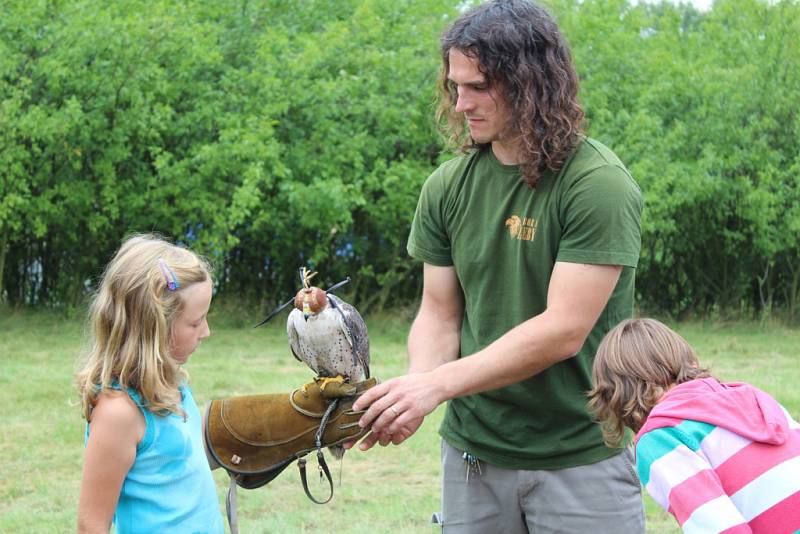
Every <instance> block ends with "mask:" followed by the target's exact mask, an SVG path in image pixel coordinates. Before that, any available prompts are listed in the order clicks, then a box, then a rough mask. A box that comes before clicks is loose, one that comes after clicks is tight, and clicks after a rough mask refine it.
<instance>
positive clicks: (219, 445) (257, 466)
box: [204, 378, 377, 502]
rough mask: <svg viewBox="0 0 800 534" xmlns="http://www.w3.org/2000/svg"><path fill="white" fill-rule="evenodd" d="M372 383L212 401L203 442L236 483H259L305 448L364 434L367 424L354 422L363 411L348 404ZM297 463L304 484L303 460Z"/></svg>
mask: <svg viewBox="0 0 800 534" xmlns="http://www.w3.org/2000/svg"><path fill="white" fill-rule="evenodd" d="M376 383H377V381H376V380H375V379H374V378H371V379H369V380H365V381H363V382H359V383H357V384H347V383H345V384H335V383H329V384H324V385H323V384H322V382H321V381H315V382H311V383H309V384H306V385H305V386H303V387H302V388H299V389H296V390H295V391H293V392H292V393H290V394H286V393H283V394H271V395H251V396H242V397H231V398H228V399H221V400H212V401H211V402H209V403H208V409H207V412H206V419H205V430H204V434H205V439H206V446H207V447H208V451H209V453H210V455H211V456H212V457H213V458H214V460H216V461H217V463H219V464H220V466H222V467H223V468H224V469H225V470H226V471H228V473H229V474H230V476H231V477H232V478H233V479H234V480H235V482H236V484H237V485H238V486H241V487H243V488H246V489H254V488H258V487H261V486H263V485H265V484H267V483H268V482H270V481H271V480H272V479H274V478H275V477H276V476H278V475H279V474H280V473H281V472H282V471H283V470H284V469H285V468H286V467H287V466H288V465H289V464H290V463H292V462H293V461H294V460H298V459H301V458H302V457H303V456H305V455H306V454H308V453H309V452H311V451H314V450H318V451H319V449H320V448H321V447H330V446H334V445H340V444H341V443H343V442H345V441H349V440H353V439H358V438H360V437H361V436H363V435H364V434H366V433H367V430H368V429H364V428H361V427H359V426H358V420H359V418H360V417H361V414H362V413H363V412H353V410H352V406H353V402H354V401H355V399H356V398H357V397H358V396H359V395H361V393H363V392H364V391H366V390H367V389H369V388H370V387H372V386H374V385H375V384H376ZM326 416H327V417H326ZM318 456H319V457H321V456H322V453H321V451H320V452H318ZM322 463H323V464H324V460H323V462H322ZM300 467H301V475H302V477H303V482H304V486H305V471H304V470H305V460H301V464H300ZM325 470H326V471H327V466H325ZM306 491H307V490H306ZM309 498H311V499H312V500H313V501H314V502H320V501H317V500H316V499H314V498H313V497H312V496H311V495H310V494H309ZM329 499H330V498H329ZM325 502H327V501H325Z"/></svg>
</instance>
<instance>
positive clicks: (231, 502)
mask: <svg viewBox="0 0 800 534" xmlns="http://www.w3.org/2000/svg"><path fill="white" fill-rule="evenodd" d="M228 474H229V475H230V477H231V485H230V487H229V488H228V495H227V497H225V513H226V514H227V516H228V525H230V527H231V534H239V518H238V517H237V515H236V479H235V478H234V477H233V475H231V474H230V473H228Z"/></svg>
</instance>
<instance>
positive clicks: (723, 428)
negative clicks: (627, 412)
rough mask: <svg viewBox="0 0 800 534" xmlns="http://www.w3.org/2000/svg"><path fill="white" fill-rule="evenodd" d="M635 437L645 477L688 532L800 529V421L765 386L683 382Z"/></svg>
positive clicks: (788, 532)
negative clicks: (793, 417)
mask: <svg viewBox="0 0 800 534" xmlns="http://www.w3.org/2000/svg"><path fill="white" fill-rule="evenodd" d="M635 442H636V467H637V471H638V472H639V477H640V479H641V481H642V484H643V485H644V486H645V488H646V489H647V491H648V492H649V493H650V495H651V496H652V497H653V499H654V500H655V501H656V502H658V504H660V505H661V506H662V507H663V508H664V509H666V510H667V511H669V512H670V513H671V514H672V515H674V516H675V519H677V520H678V523H679V524H680V525H681V528H682V529H683V531H684V532H687V533H688V532H697V533H704V534H705V533H713V532H724V533H726V534H734V533H736V534H739V533H745V532H747V533H751V532H752V533H764V534H784V533H785V534H793V533H800V425H799V424H798V423H797V422H796V421H794V420H793V419H792V417H791V416H790V415H789V413H788V412H787V411H786V410H785V409H784V408H783V407H782V406H781V405H780V404H778V403H777V401H775V399H773V398H772V397H770V396H769V395H768V394H766V393H764V392H763V391H761V390H759V389H757V388H755V387H753V386H750V385H747V384H734V383H720V382H718V381H717V380H716V379H714V378H704V379H699V380H693V381H691V382H686V383H684V384H680V385H678V386H676V387H674V388H673V389H672V390H670V391H669V392H668V393H667V394H666V395H665V396H664V398H663V399H662V400H661V401H660V402H659V403H658V405H657V406H656V407H655V408H654V409H653V411H652V412H651V413H650V416H649V417H648V419H647V422H646V423H645V425H644V427H643V428H642V429H641V430H640V431H639V433H638V434H637V436H636V440H635Z"/></svg>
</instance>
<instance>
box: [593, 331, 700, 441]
mask: <svg viewBox="0 0 800 534" xmlns="http://www.w3.org/2000/svg"><path fill="white" fill-rule="evenodd" d="M708 376H711V375H710V374H709V372H708V370H707V369H705V368H703V367H700V364H699V362H698V361H697V356H696V355H695V353H694V350H692V347H691V346H690V345H689V343H687V342H686V340H685V339H683V337H681V336H680V335H679V334H678V333H677V332H675V331H674V330H672V329H670V328H669V327H668V326H666V325H664V324H663V323H661V322H659V321H656V320H655V319H644V318H643V319H628V320H626V321H622V322H621V323H620V324H618V325H617V326H615V327H614V328H612V329H611V331H609V332H608V334H606V337H604V338H603V341H601V342H600V346H599V347H598V348H597V355H596V356H595V359H594V365H593V366H592V383H593V384H594V387H593V388H592V390H591V391H589V393H588V396H589V409H590V410H591V411H592V412H593V413H594V415H595V417H596V418H597V420H598V421H600V424H601V426H602V429H603V439H604V440H605V442H606V444H608V445H610V446H612V447H616V446H619V445H620V444H621V443H622V441H623V439H624V435H625V428H626V427H627V428H630V429H631V430H633V431H634V432H638V431H639V430H640V429H641V428H642V425H644V422H645V420H646V419H647V417H648V416H649V415H650V411H651V410H652V409H653V407H654V406H655V405H656V403H658V401H659V400H660V399H661V397H663V396H664V394H665V393H666V392H667V391H669V389H670V388H671V387H672V386H676V385H678V384H682V383H684V382H688V381H689V380H694V379H696V378H705V377H708Z"/></svg>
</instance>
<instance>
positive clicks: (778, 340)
mask: <svg viewBox="0 0 800 534" xmlns="http://www.w3.org/2000/svg"><path fill="white" fill-rule="evenodd" d="M214 320H215V317H214V315H213V311H212V318H211V328H212V330H213V332H214V333H213V336H212V337H211V338H210V339H208V340H207V341H206V342H205V343H204V344H203V345H202V346H201V347H200V349H198V351H197V352H196V353H195V354H194V355H193V356H192V358H191V360H190V362H189V364H188V365H187V369H188V371H189V373H190V374H191V377H192V385H193V389H194V393H195V397H196V399H197V401H198V404H200V403H204V402H205V401H206V400H208V399H210V398H214V397H224V396H230V395H239V394H253V393H274V392H282V391H289V390H290V389H293V388H294V387H296V386H297V385H299V384H301V383H303V382H307V381H308V380H309V379H310V371H309V370H308V369H307V368H306V367H305V366H303V365H302V364H300V363H298V362H297V361H295V360H294V358H292V356H291V354H290V353H289V352H288V348H287V343H286V339H285V334H284V332H283V330H282V324H280V323H281V320H277V321H275V324H273V325H271V326H270V327H269V328H265V329H258V330H254V329H252V328H249V327H247V326H233V325H229V326H220V325H219V323H221V322H222V321H219V320H218V321H216V324H215V321H214ZM367 323H368V326H369V328H370V334H371V335H370V338H371V343H372V361H373V364H372V370H373V374H374V375H375V376H378V377H379V378H384V379H385V378H389V377H392V376H394V375H397V374H399V373H402V372H403V370H404V367H405V356H404V354H405V348H404V346H405V336H406V332H407V328H408V319H407V317H405V316H403V317H383V318H375V319H368V321H367ZM674 326H675V327H676V328H677V330H678V331H679V332H681V333H682V334H683V335H684V336H685V337H686V338H687V339H688V340H689V342H690V343H692V344H693V345H694V346H695V348H696V349H697V351H698V353H699V355H700V357H701V359H702V361H703V363H704V364H705V365H709V366H711V367H712V371H714V372H715V374H716V375H717V376H718V377H719V378H721V379H724V380H743V381H748V382H751V383H753V384H755V385H757V386H759V387H761V388H763V389H765V390H767V391H769V392H771V393H772V394H773V395H775V396H776V397H777V398H778V399H779V400H780V401H781V402H782V403H783V404H784V405H785V406H786V407H787V409H788V410H789V411H790V412H791V413H792V414H793V415H794V416H795V417H798V416H800V388H798V387H797V382H798V378H800V372H798V362H799V360H800V331H798V330H797V329H788V328H785V327H780V326H763V325H756V324H747V323H735V324H721V323H700V322H693V323H685V324H678V325H674ZM85 344H86V337H85V332H84V325H83V323H82V320H80V319H64V318H63V317H59V316H56V315H52V314H47V313H41V312H40V313H32V312H9V311H8V310H5V311H2V310H0V362H2V372H0V406H2V410H3V412H2V413H3V420H4V428H3V431H2V432H0V465H2V468H0V532H3V533H6V532H8V533H17V532H26V533H27V532H30V533H40V532H41V533H62V532H70V531H74V528H75V527H74V525H75V511H76V506H77V498H78V488H79V483H80V473H81V458H82V452H83V433H84V425H83V422H82V420H81V417H80V410H79V408H78V406H77V404H76V400H77V399H76V395H75V393H74V389H73V386H72V374H73V371H74V369H75V366H76V363H77V360H78V357H79V355H80V353H81V351H82V349H83V347H84V346H85ZM441 415H442V409H441V408H440V409H439V410H438V411H437V412H434V413H433V414H432V415H431V416H429V418H428V420H427V421H426V423H425V424H424V425H423V426H422V428H421V429H420V431H419V432H418V433H417V434H416V435H415V436H413V437H412V438H411V439H410V440H408V441H407V442H406V443H405V444H403V445H402V446H400V447H387V448H380V447H376V449H374V450H372V451H369V452H367V453H361V452H358V451H351V452H348V453H347V455H346V456H345V458H344V461H343V463H342V464H341V465H339V464H338V463H337V462H333V464H332V466H331V468H332V470H333V472H334V477H335V478H338V477H339V475H340V474H341V485H338V484H337V487H336V493H335V496H334V499H333V501H332V502H331V503H329V504H328V505H325V506H318V505H315V504H313V503H311V502H310V501H309V500H308V499H307V498H306V497H305V495H304V493H303V490H302V487H301V486H300V483H299V476H298V474H297V469H296V467H294V466H290V467H289V468H287V470H286V471H284V472H283V473H282V474H281V475H280V476H279V477H278V478H277V479H276V480H275V481H273V482H272V483H271V484H270V485H268V486H266V487H265V488H262V489H259V490H253V491H246V490H240V491H239V504H240V510H239V516H240V531H241V532H243V533H260V532H273V533H275V532H277V533H284V532H285V533H304V532H309V533H310V532H323V533H334V532H348V533H432V532H435V529H434V527H432V526H431V525H430V524H429V518H430V516H431V513H432V512H434V511H436V510H437V509H438V505H439V438H438V435H437V432H436V430H437V427H438V421H439V420H440V418H441ZM214 478H215V480H216V481H217V485H218V493H219V496H220V504H221V506H224V504H223V503H224V501H223V496H224V493H225V489H226V487H227V476H226V475H225V473H224V472H221V471H220V470H217V471H215V473H214ZM313 482H315V483H314V484H313V485H312V489H313V488H316V489H317V493H318V495H322V494H324V490H325V489H326V486H324V485H322V484H320V485H317V484H316V481H315V480H314V481H313ZM645 504H646V509H647V520H648V529H647V531H648V533H673V532H679V530H678V529H677V528H676V526H675V523H674V522H673V520H672V518H671V517H670V516H667V515H666V514H665V513H664V512H661V511H660V510H658V509H657V508H656V506H655V505H654V504H653V503H652V502H651V501H650V500H649V498H646V502H645ZM623 534H624V533H623Z"/></svg>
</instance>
